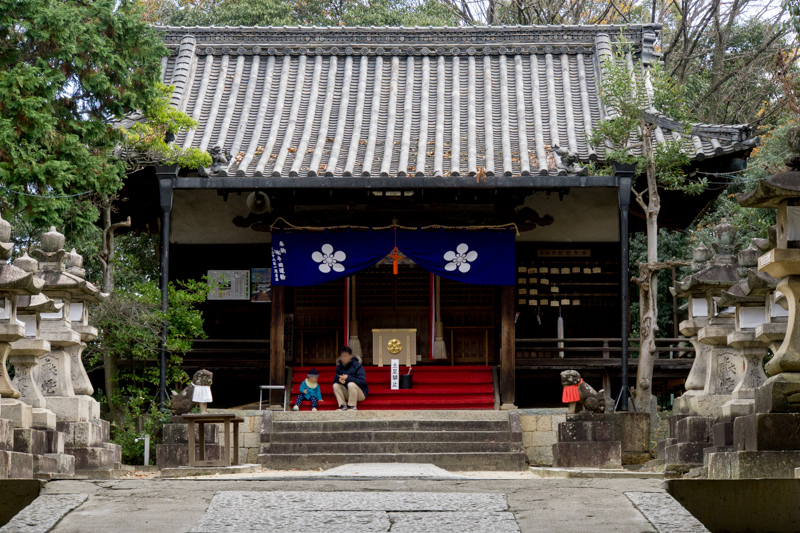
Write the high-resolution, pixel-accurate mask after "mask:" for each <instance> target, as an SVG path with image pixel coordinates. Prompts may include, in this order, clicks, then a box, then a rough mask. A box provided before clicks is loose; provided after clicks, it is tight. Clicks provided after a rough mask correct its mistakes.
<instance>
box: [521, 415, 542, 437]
mask: <svg viewBox="0 0 800 533" xmlns="http://www.w3.org/2000/svg"><path fill="white" fill-rule="evenodd" d="M519 420H520V423H521V424H522V432H523V433H532V432H534V431H536V430H537V426H538V424H539V422H538V420H539V416H537V415H520V417H519Z"/></svg>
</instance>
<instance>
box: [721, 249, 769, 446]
mask: <svg viewBox="0 0 800 533" xmlns="http://www.w3.org/2000/svg"><path fill="white" fill-rule="evenodd" d="M759 255H761V251H760V250H759V249H758V248H756V247H755V246H753V245H751V246H749V247H748V248H747V249H745V250H742V251H741V252H739V264H740V271H739V274H740V275H741V276H742V279H741V280H740V281H739V283H737V284H736V285H734V286H733V287H731V288H730V289H728V290H727V291H723V292H722V295H721V296H720V297H719V298H718V299H717V305H718V306H724V307H729V306H734V307H735V308H736V320H735V326H736V329H735V330H734V331H732V332H731V333H729V334H728V345H729V346H730V347H732V348H735V349H736V350H738V351H739V356H740V358H741V361H742V364H743V366H742V372H741V374H740V376H739V382H738V383H737V384H736V386H735V387H734V389H733V392H732V396H733V399H732V400H730V401H729V402H727V403H726V404H725V405H724V406H723V413H722V414H723V416H724V417H725V419H726V421H733V419H735V418H736V417H738V416H743V415H748V414H750V413H752V412H753V406H754V403H755V392H756V389H757V388H758V387H760V386H761V385H763V384H764V382H765V381H766V379H767V376H766V374H764V369H763V361H764V357H766V355H767V345H768V343H767V342H765V341H764V339H763V338H759V336H758V332H757V329H758V327H759V326H762V325H763V324H764V323H765V322H768V316H767V301H768V299H769V295H770V294H772V293H773V292H774V290H775V286H776V285H777V284H778V281H777V280H776V279H775V278H773V277H772V276H770V275H769V274H766V273H764V272H759V271H758V270H757V268H756V265H757V264H758V256H759ZM731 444H732V443H731Z"/></svg>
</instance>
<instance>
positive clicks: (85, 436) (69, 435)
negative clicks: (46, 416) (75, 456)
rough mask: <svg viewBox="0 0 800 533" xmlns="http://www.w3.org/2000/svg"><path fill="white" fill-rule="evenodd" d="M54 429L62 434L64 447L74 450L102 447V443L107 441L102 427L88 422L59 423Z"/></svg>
mask: <svg viewBox="0 0 800 533" xmlns="http://www.w3.org/2000/svg"><path fill="white" fill-rule="evenodd" d="M56 428H57V429H58V431H61V432H62V433H64V438H65V442H66V445H67V446H71V447H74V448H77V447H90V446H102V444H103V443H104V442H107V441H108V439H107V438H104V437H105V435H104V431H103V426H102V425H101V424H98V423H94V422H90V421H88V420H87V421H83V422H61V421H59V422H58V424H56Z"/></svg>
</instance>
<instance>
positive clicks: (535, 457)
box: [525, 445, 553, 466]
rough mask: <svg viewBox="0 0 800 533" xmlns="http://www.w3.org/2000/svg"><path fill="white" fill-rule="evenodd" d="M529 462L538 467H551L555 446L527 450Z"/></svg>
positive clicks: (535, 447) (526, 454)
mask: <svg viewBox="0 0 800 533" xmlns="http://www.w3.org/2000/svg"><path fill="white" fill-rule="evenodd" d="M525 456H526V457H527V458H528V462H529V463H530V464H532V465H537V466H550V465H552V464H553V446H552V445H550V446H534V447H532V448H528V449H526V450H525Z"/></svg>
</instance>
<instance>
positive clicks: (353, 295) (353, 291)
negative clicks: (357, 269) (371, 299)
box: [350, 276, 356, 335]
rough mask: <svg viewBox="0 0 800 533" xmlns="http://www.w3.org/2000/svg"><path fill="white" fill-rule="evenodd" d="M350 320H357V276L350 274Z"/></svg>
mask: <svg viewBox="0 0 800 533" xmlns="http://www.w3.org/2000/svg"><path fill="white" fill-rule="evenodd" d="M350 320H351V321H355V320H356V277H355V276H350ZM351 335H352V333H351Z"/></svg>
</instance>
